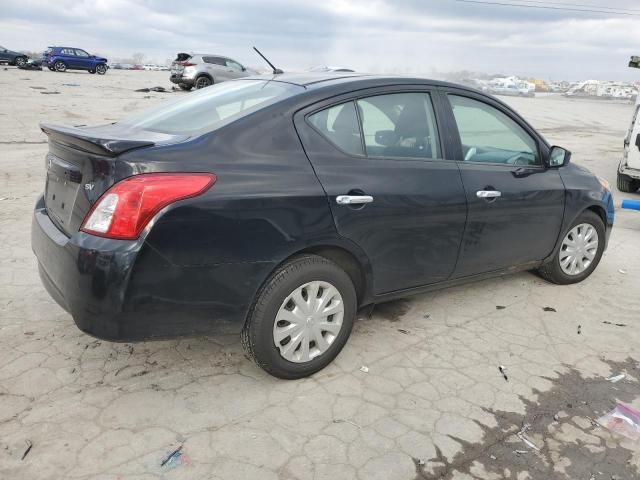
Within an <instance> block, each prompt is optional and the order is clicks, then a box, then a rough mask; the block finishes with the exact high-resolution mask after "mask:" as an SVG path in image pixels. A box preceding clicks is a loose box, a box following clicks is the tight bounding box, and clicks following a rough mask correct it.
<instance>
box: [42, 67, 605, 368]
mask: <svg viewBox="0 0 640 480" xmlns="http://www.w3.org/2000/svg"><path fill="white" fill-rule="evenodd" d="M42 130H43V131H44V132H45V133H46V134H47V135H48V137H49V153H48V154H47V156H46V169H47V175H46V187H45V192H44V195H43V196H41V197H40V198H39V199H38V201H37V204H36V207H35V212H34V219H33V228H32V246H33V250H34V252H35V254H36V256H37V258H38V263H39V269H40V274H41V278H42V281H43V283H44V285H45V286H46V288H47V290H48V291H49V293H50V294H51V295H52V297H53V298H54V299H56V301H57V302H58V303H59V304H60V305H61V306H62V307H63V308H65V309H66V310H67V311H68V312H69V313H70V314H71V315H72V316H73V319H74V320H75V322H76V324H77V325H78V327H79V328H80V329H81V330H83V331H85V332H87V333H89V334H91V335H94V336H96V337H99V338H103V339H108V340H114V341H130V340H140V339H149V338H154V337H155V338H167V337H171V336H176V335H202V334H210V333H226V332H236V333H240V332H242V342H243V344H244V347H245V349H246V351H247V352H248V353H249V355H250V356H251V357H252V358H253V359H255V361H256V363H257V364H258V365H259V366H261V367H262V368H264V369H265V370H267V371H268V372H269V373H271V374H273V375H275V376H278V377H281V378H299V377H303V376H306V375H309V374H311V373H313V372H316V371H318V370H320V369H321V368H323V367H324V366H326V365H327V364H328V363H329V362H331V360H332V359H333V358H335V356H336V355H337V354H338V353H339V352H340V350H341V349H342V347H343V346H344V344H345V342H346V341H347V338H348V337H349V334H350V332H351V328H352V325H353V321H354V317H355V314H356V310H357V309H358V308H359V307H361V306H363V305H367V304H373V303H379V302H384V301H388V300H392V299H396V298H399V297H403V296H406V295H410V294H414V293H419V292H424V291H428V290H432V289H436V288H442V287H446V286H450V285H457V284H460V283H464V282H469V281H474V280H479V279H483V278H487V277H492V276H496V275H502V274H505V273H510V272H515V271H519V270H537V272H539V274H540V275H542V276H543V277H544V278H546V279H548V280H549V281H551V282H554V283H558V284H569V283H575V282H579V281H581V280H584V279H585V278H587V277H588V276H589V275H590V274H591V273H592V272H593V270H594V269H595V268H596V266H597V265H598V262H599V261H600V258H601V256H602V253H603V251H604V249H605V248H606V245H607V240H608V238H609V235H610V233H611V228H612V226H613V217H614V208H613V201H612V197H611V192H610V190H609V187H608V185H607V184H606V182H605V181H603V180H600V179H599V178H597V177H596V176H594V175H593V174H592V173H590V172H589V171H588V170H586V169H585V168H582V167H579V166H577V165H575V164H573V163H569V159H570V153H569V152H568V151H566V150H564V149H562V148H560V147H551V146H550V145H549V144H548V143H547V142H546V141H545V140H544V138H543V137H542V136H541V135H540V134H539V133H537V132H536V131H535V130H534V129H533V128H532V127H531V126H530V125H529V124H528V123H527V122H526V121H525V120H524V119H522V118H521V117H520V116H519V115H518V114H517V113H515V112H514V111H513V110H511V109H510V108H509V107H507V106H506V105H505V104H503V103H501V102H500V101H498V100H496V99H495V98H493V97H490V96H487V95H485V94H483V93H481V92H478V91H476V90H472V89H469V88H465V87H462V86H459V85H454V84H449V83H442V82H436V81H429V80H424V79H417V78H396V77H379V76H366V75H358V74H337V73H327V74H318V73H311V74H304V75H303V74H300V75H294V74H283V75H275V76H273V77H260V76H258V77H252V78H247V79H241V80H236V81H231V82H225V83H223V84H221V85H216V86H213V87H210V88H206V89H203V90H201V91H198V92H196V93H191V94H188V95H185V96H182V97H180V98H178V99H177V100H174V101H171V102H168V103H164V104H161V105H160V106H157V107H155V108H152V109H150V110H148V111H146V112H143V113H142V114H138V115H135V116H133V117H131V118H128V119H125V120H123V121H122V122H118V123H115V124H112V125H106V126H101V127H93V128H71V127H60V126H52V125H46V124H43V125H42Z"/></svg>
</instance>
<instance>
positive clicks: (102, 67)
mask: <svg viewBox="0 0 640 480" xmlns="http://www.w3.org/2000/svg"><path fill="white" fill-rule="evenodd" d="M96 73H97V74H98V75H104V74H105V73H107V66H106V65H105V64H104V63H101V64H100V65H96Z"/></svg>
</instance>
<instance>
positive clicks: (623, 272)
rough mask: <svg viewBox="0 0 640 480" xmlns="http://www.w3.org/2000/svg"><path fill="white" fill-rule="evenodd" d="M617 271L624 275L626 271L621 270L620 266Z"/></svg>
mask: <svg viewBox="0 0 640 480" xmlns="http://www.w3.org/2000/svg"><path fill="white" fill-rule="evenodd" d="M618 272H620V273H621V274H622V275H625V274H626V273H627V271H626V270H623V269H622V268H621V269H620V270H618Z"/></svg>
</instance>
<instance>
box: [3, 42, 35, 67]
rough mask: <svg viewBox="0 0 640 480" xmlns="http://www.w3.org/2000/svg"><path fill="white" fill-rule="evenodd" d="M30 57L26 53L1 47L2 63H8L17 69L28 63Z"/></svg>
mask: <svg viewBox="0 0 640 480" xmlns="http://www.w3.org/2000/svg"><path fill="white" fill-rule="evenodd" d="M28 59H29V57H28V56H27V55H25V54H24V53H20V52H14V51H12V50H8V49H6V48H4V47H0V63H8V64H9V65H15V66H17V67H19V66H21V65H24V64H25V63H27V60H28Z"/></svg>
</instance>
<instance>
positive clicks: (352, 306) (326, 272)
mask: <svg viewBox="0 0 640 480" xmlns="http://www.w3.org/2000/svg"><path fill="white" fill-rule="evenodd" d="M312 281H324V282H328V283H330V284H331V285H333V286H334V287H335V288H336V289H337V290H338V292H339V293H340V295H341V297H342V301H343V305H344V315H343V319H342V327H341V329H340V331H339V332H338V334H337V335H336V337H335V339H334V340H333V343H331V345H330V346H329V348H328V349H327V350H326V351H325V352H324V353H322V354H320V355H318V356H317V357H315V358H312V359H311V360H310V361H307V362H302V363H296V362H291V361H289V360H286V359H285V358H284V357H282V356H281V354H280V351H279V350H278V348H277V347H276V345H275V342H274V340H273V328H274V321H275V318H276V316H277V314H278V311H279V309H280V307H281V306H282V303H283V302H284V301H285V299H286V298H287V297H288V296H289V295H290V294H291V293H292V292H293V291H294V290H295V289H297V288H298V287H300V286H302V285H304V284H305V283H308V282H312ZM356 310H357V299H356V291H355V288H354V286H353V282H352V281H351V278H350V277H349V275H348V274H347V273H346V272H345V271H344V270H342V269H341V268H340V267H339V266H338V265H336V264H335V263H333V262H332V261H330V260H328V259H326V258H324V257H320V256H317V255H301V256H298V257H294V258H293V259H291V260H290V261H288V262H286V263H285V264H284V265H282V266H281V267H279V268H278V269H277V270H276V271H275V272H274V273H273V274H272V275H271V276H270V277H269V278H268V279H267V281H266V282H265V283H264V285H263V286H262V287H261V289H260V290H259V292H258V294H257V296H256V299H255V301H254V304H253V305H252V307H251V309H250V311H249V314H248V316H247V321H246V323H245V326H244V329H243V331H242V346H243V347H244V349H245V351H246V353H247V355H248V356H249V358H251V359H252V360H253V361H254V362H255V363H256V364H257V365H258V366H259V367H260V368H262V369H264V370H265V371H267V372H268V373H270V374H271V375H273V376H275V377H278V378H282V379H287V380H291V379H297V378H303V377H306V376H309V375H311V374H313V373H315V372H317V371H319V370H322V369H323V368H324V367H326V366H327V365H328V364H329V363H331V361H332V360H333V359H334V358H335V357H336V356H337V355H338V353H340V351H341V350H342V347H344V344H345V343H346V342H347V339H348V338H349V335H350V334H351V329H352V327H353V320H354V318H355V315H356Z"/></svg>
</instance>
